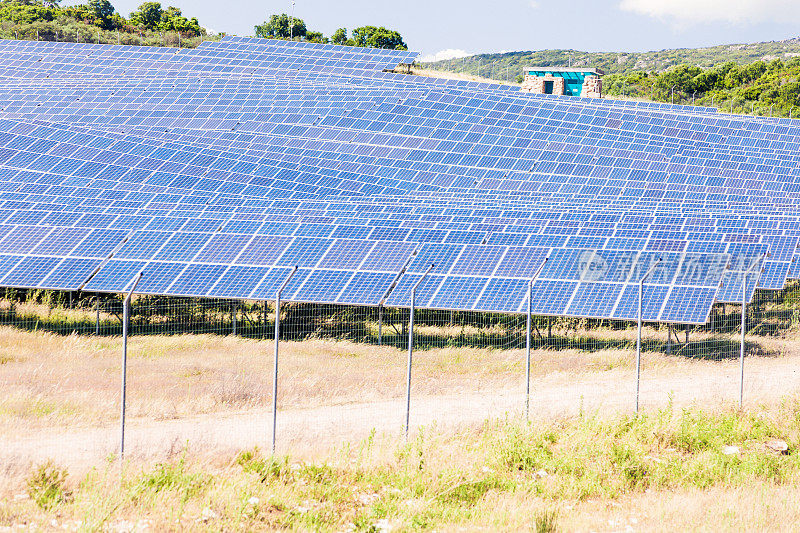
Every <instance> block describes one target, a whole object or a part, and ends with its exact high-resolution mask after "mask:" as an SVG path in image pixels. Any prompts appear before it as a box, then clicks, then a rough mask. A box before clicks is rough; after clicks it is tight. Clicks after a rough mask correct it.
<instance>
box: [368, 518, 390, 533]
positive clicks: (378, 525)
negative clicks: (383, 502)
mask: <svg viewBox="0 0 800 533" xmlns="http://www.w3.org/2000/svg"><path fill="white" fill-rule="evenodd" d="M372 527H373V528H374V529H375V530H377V531H379V532H380V533H388V532H389V531H391V530H392V524H391V522H389V521H388V520H387V519H385V518H381V519H380V520H378V521H377V522H374V523H373V524H372Z"/></svg>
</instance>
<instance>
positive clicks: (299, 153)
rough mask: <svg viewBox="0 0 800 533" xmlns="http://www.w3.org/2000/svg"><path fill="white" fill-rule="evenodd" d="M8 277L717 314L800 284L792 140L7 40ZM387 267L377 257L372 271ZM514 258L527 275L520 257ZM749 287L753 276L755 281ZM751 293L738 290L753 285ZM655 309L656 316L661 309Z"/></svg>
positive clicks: (581, 107) (330, 73)
mask: <svg viewBox="0 0 800 533" xmlns="http://www.w3.org/2000/svg"><path fill="white" fill-rule="evenodd" d="M0 52H2V53H3V56H4V60H3V62H2V64H0V76H2V77H3V78H4V84H3V87H2V88H0V108H2V110H1V111H0V219H1V220H0V224H4V225H5V226H4V228H5V230H6V233H7V234H6V235H5V237H3V238H2V239H0V254H3V255H2V257H3V259H2V265H0V276H1V278H0V284H2V285H5V286H17V287H39V288H44V287H47V288H58V289H63V290H76V289H78V288H81V289H82V290H88V291H110V292H118V291H121V290H123V289H124V288H125V286H126V284H127V283H128V281H129V280H130V278H131V277H132V275H133V274H134V273H135V272H137V271H139V270H141V269H144V271H145V277H144V279H143V280H142V283H141V285H140V290H141V291H143V292H148V293H154V294H172V295H186V296H211V297H234V298H259V299H260V298H271V297H272V293H274V291H275V289H276V288H277V286H278V285H279V284H280V283H282V281H283V280H284V279H285V277H286V275H287V274H288V270H289V269H291V268H292V267H293V266H295V265H297V266H299V267H300V270H299V271H298V274H297V275H296V276H295V278H293V280H292V282H291V283H290V284H289V286H288V287H287V289H286V292H285V293H284V298H286V299H288V300H290V301H304V302H320V303H322V302H325V303H328V302H330V303H342V304H344V303H348V304H360V305H377V304H379V303H381V302H382V301H384V299H385V304H386V305H390V306H405V305H408V298H409V294H408V291H409V290H410V286H411V285H413V284H414V283H416V281H417V280H418V279H419V277H420V276H421V275H422V272H423V271H424V270H426V269H427V267H428V266H429V264H435V265H436V267H435V268H434V270H433V272H432V274H431V275H430V276H429V278H428V279H426V281H425V283H424V284H423V285H422V286H421V288H420V293H419V294H418V300H417V302H418V304H419V305H420V306H423V307H431V308H441V309H464V310H485V311H502V312H520V311H522V310H523V307H525V299H526V298H527V283H528V278H529V277H530V276H532V275H533V272H535V271H536V269H537V268H538V266H539V265H540V264H541V261H542V260H543V259H544V257H546V256H549V257H550V260H549V261H548V263H547V265H546V267H545V269H544V271H543V272H542V274H541V276H540V278H539V279H538V280H537V281H536V283H535V284H534V300H535V302H534V305H533V309H534V312H536V313H538V314H551V315H568V316H589V317H602V318H625V319H630V318H633V315H634V311H635V290H636V287H637V282H638V279H637V276H640V275H641V274H642V272H643V271H644V270H643V268H644V267H646V266H649V265H650V264H652V262H653V261H655V259H656V258H658V257H660V258H662V259H663V264H662V265H661V266H660V267H659V268H658V269H657V274H654V277H653V278H652V279H651V280H650V281H649V282H648V283H649V284H648V285H647V286H646V291H645V294H646V296H647V298H648V304H647V305H646V306H645V315H646V318H648V319H651V320H661V321H667V322H692V323H698V322H703V321H705V320H706V318H707V317H708V313H709V311H710V308H711V305H712V304H713V302H714V301H715V300H716V301H739V300H740V299H741V278H742V273H743V271H744V270H745V269H746V268H747V267H748V266H749V265H751V264H752V263H753V261H756V260H758V258H759V257H761V256H762V254H766V253H769V257H768V259H767V260H766V261H765V262H764V268H765V271H764V274H763V275H762V276H761V278H760V286H761V287H762V288H780V287H782V286H783V284H784V283H785V281H786V279H787V276H790V275H792V274H793V273H794V270H795V269H794V268H793V263H792V261H793V260H794V255H795V250H796V247H797V241H798V238H800V221H798V218H797V217H796V216H794V215H792V214H791V211H788V213H789V214H787V210H786V209H785V207H786V206H795V205H796V203H797V198H798V194H797V193H798V190H800V188H798V186H797V184H798V172H799V171H798V170H797V168H798V166H797V164H796V163H797V162H798V161H797V160H796V159H797V157H796V156H795V155H794V153H793V151H792V143H794V142H796V139H797V135H798V134H800V130H797V129H796V128H795V127H794V125H793V124H792V123H791V122H787V121H780V120H752V119H742V118H739V117H726V116H722V115H718V114H716V113H714V110H711V109H707V108H692V107H681V106H666V105H662V104H643V103H628V102H608V101H600V102H598V101H591V100H589V101H587V100H580V99H575V100H572V99H569V100H564V99H555V98H547V97H533V96H530V95H522V94H516V93H514V92H512V88H509V87H504V86H498V85H492V84H485V83H483V84H478V83H472V82H461V81H454V80H437V79H433V78H419V77H414V76H406V75H400V74H395V73H391V72H384V70H385V69H391V68H393V67H395V66H396V65H397V64H400V63H408V62H411V61H412V60H413V57H414V54H411V53H407V52H400V51H384V50H368V49H358V48H350V47H337V46H326V45H317V44H313V43H294V42H284V41H265V40H260V39H242V38H226V39H225V40H224V41H223V42H221V43H204V45H203V46H201V47H200V48H198V49H196V50H191V51H189V50H180V51H176V50H175V49H141V48H135V47H117V46H111V45H103V46H97V45H87V44H83V45H75V44H68V43H58V44H54V43H30V42H23V43H20V42H13V41H5V42H0ZM370 254H373V256H370ZM509 265H511V266H509ZM750 286H752V287H754V286H755V284H750ZM737 287H738V288H737ZM651 300H652V301H651Z"/></svg>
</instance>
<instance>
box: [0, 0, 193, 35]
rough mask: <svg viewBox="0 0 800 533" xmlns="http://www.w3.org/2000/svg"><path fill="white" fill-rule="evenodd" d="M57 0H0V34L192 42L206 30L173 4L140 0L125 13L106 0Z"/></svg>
mask: <svg viewBox="0 0 800 533" xmlns="http://www.w3.org/2000/svg"><path fill="white" fill-rule="evenodd" d="M60 1H61V0H0V37H2V38H5V39H26V40H33V39H39V40H43V41H44V40H47V41H70V42H76V41H78V42H98V41H100V42H107V43H116V42H120V43H122V44H137V45H160V44H161V45H175V44H177V43H179V42H180V44H181V45H182V46H195V45H196V44H197V43H199V42H200V41H201V40H202V38H204V37H205V35H206V30H205V29H204V28H203V27H202V26H200V23H199V22H198V20H197V19H196V18H194V17H192V18H187V17H186V16H184V15H183V13H182V12H181V10H180V9H179V8H177V7H172V6H168V7H166V8H164V7H162V5H161V3H160V2H144V3H143V4H141V5H140V6H139V8H138V9H137V10H136V11H134V12H133V13H131V14H130V15H129V16H128V17H127V18H125V17H124V16H123V15H122V14H121V13H119V12H117V10H116V9H115V8H114V6H113V5H112V4H111V2H110V1H109V0H88V1H87V2H86V3H85V4H81V5H77V6H60V5H59V3H60Z"/></svg>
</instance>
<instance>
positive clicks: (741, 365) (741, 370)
mask: <svg viewBox="0 0 800 533" xmlns="http://www.w3.org/2000/svg"><path fill="white" fill-rule="evenodd" d="M763 257H764V254H761V255H759V256H758V257H757V258H756V260H755V261H754V262H753V264H752V265H750V268H748V269H747V270H746V271H745V273H744V274H743V275H742V339H741V341H740V344H739V409H741V408H742V407H743V405H744V335H745V332H746V331H747V276H748V275H749V274H750V273H751V272H753V271H754V268H755V267H757V266H759V267H760V265H761V259H762V258H763Z"/></svg>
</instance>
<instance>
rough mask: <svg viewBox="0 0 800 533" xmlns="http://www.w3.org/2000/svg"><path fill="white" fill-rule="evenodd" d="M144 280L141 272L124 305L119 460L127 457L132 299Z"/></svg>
mask: <svg viewBox="0 0 800 533" xmlns="http://www.w3.org/2000/svg"><path fill="white" fill-rule="evenodd" d="M141 279H142V272H139V273H138V274H137V275H136V276H135V277H134V278H133V279H132V280H131V282H130V287H131V288H130V290H129V291H128V294H127V296H125V300H124V301H123V303H122V391H121V392H122V399H121V402H120V432H119V460H120V461H122V460H123V459H124V456H125V402H126V400H127V398H126V393H127V385H128V324H129V322H130V318H131V317H130V314H131V311H130V308H131V298H132V297H133V292H134V291H135V290H136V286H137V285H139V281H140V280H141Z"/></svg>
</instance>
